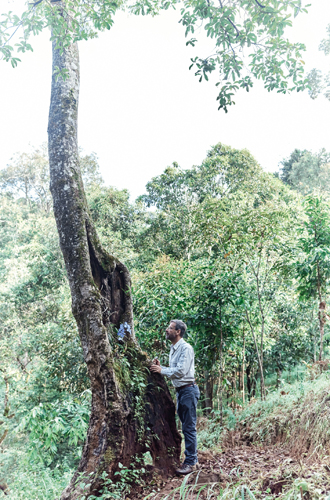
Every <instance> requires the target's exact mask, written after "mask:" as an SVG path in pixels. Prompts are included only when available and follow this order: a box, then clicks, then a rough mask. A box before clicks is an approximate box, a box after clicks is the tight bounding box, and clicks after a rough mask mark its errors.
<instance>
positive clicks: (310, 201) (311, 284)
mask: <svg viewBox="0 0 330 500" xmlns="http://www.w3.org/2000/svg"><path fill="white" fill-rule="evenodd" d="M306 215H307V221H306V222H305V224H304V232H303V233H302V235H301V236H300V242H299V243H300V248H301V250H302V251H303V253H302V255H300V258H299V260H298V261H297V264H296V269H297V276H298V279H299V287H298V290H299V292H300V296H301V298H303V299H305V300H310V299H311V298H314V299H318V302H319V311H318V319H319V331H320V351H319V361H322V357H323V338H324V325H325V323H326V320H327V312H326V302H327V293H328V289H329V288H328V287H329V279H330V251H329V247H330V230H329V227H330V210H329V205H328V203H327V202H326V201H325V200H324V199H322V198H321V197H318V196H316V195H314V196H308V197H307V198H306Z"/></svg>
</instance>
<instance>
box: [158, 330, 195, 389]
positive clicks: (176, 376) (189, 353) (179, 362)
mask: <svg viewBox="0 0 330 500" xmlns="http://www.w3.org/2000/svg"><path fill="white" fill-rule="evenodd" d="M169 363H170V366H169V367H168V368H167V367H165V366H161V369H162V371H161V374H162V375H165V376H166V377H168V378H169V379H171V381H172V384H173V385H174V387H176V388H178V387H181V386H182V385H187V384H192V383H193V382H194V381H195V354H194V349H193V348H192V347H191V345H190V344H188V343H187V342H186V341H185V340H183V339H180V340H179V342H177V343H176V344H175V345H171V349H170V359H169Z"/></svg>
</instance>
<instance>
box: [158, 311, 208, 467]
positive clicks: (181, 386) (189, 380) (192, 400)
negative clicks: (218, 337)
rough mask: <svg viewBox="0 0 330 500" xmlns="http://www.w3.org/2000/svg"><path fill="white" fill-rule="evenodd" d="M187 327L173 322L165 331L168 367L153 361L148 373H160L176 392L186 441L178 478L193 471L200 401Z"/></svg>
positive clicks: (178, 411) (176, 321) (181, 322)
mask: <svg viewBox="0 0 330 500" xmlns="http://www.w3.org/2000/svg"><path fill="white" fill-rule="evenodd" d="M186 330H187V326H186V324H185V323H184V322H183V321H180V320H177V319H174V320H172V321H170V324H169V326H168V327H167V329H166V338H167V339H168V340H170V341H171V343H172V345H171V349H170V361H169V362H170V366H169V367H168V368H166V367H164V366H161V365H160V362H159V360H158V359H154V360H153V362H152V363H153V364H152V365H151V366H150V370H151V371H152V372H154V373H161V374H162V375H165V376H166V377H168V378H169V379H171V381H172V384H173V385H174V387H175V389H176V398H177V413H178V415H179V418H180V420H181V423H182V432H183V435H184V441H185V448H186V449H185V452H184V453H185V456H186V458H185V461H184V462H183V464H182V465H181V466H180V467H179V469H177V471H176V473H177V474H179V475H184V474H189V473H190V472H192V471H193V470H195V469H196V464H197V462H198V459H197V431H196V420H197V415H196V408H197V401H198V399H199V396H200V394H199V389H198V387H197V385H196V384H195V379H194V376H195V362H194V350H193V348H192V347H191V345H190V344H188V343H187V342H185V341H184V340H183V336H184V334H185V332H186Z"/></svg>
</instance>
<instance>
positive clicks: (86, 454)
mask: <svg viewBox="0 0 330 500" xmlns="http://www.w3.org/2000/svg"><path fill="white" fill-rule="evenodd" d="M170 5H171V3H168V2H164V3H163V2H162V1H161V2H159V3H153V4H152V3H149V2H148V3H146V4H144V3H140V2H138V3H136V4H135V5H133V6H129V9H130V10H131V11H132V12H134V13H137V14H138V13H147V14H155V13H157V11H158V10H159V9H160V8H165V9H166V8H168V7H169V6H170ZM172 5H173V6H175V2H173V4H172ZM119 6H120V5H119V4H117V3H115V2H113V1H112V0H95V1H93V2H92V1H90V2H85V1H84V0H66V1H65V0H50V2H48V1H44V0H41V1H37V2H35V3H33V4H32V5H31V6H30V7H29V8H28V10H27V11H25V12H24V13H23V15H22V16H21V17H20V18H19V17H18V16H16V15H14V14H12V13H9V14H8V15H6V16H4V19H3V21H2V23H1V31H0V51H1V52H2V54H3V56H4V59H5V60H7V61H10V62H11V64H12V65H13V67H15V66H16V65H17V62H18V61H19V59H18V58H17V57H15V55H14V51H13V47H12V46H10V45H9V43H8V42H9V41H10V38H11V37H12V36H13V34H14V32H15V31H16V30H17V29H18V28H19V27H22V29H23V35H22V37H21V39H20V41H19V43H18V51H21V52H25V51H26V50H31V49H32V47H31V45H30V44H29V43H28V37H29V35H30V33H31V32H32V31H33V32H34V33H38V32H40V31H41V30H42V29H43V28H44V27H46V26H47V27H50V28H51V30H52V41H53V71H52V94H51V106H50V114H49V127H48V135H49V164H50V185H51V193H52V197H53V205H54V214H55V219H56V224H57V228H58V233H59V239H60V246H61V250H62V253H63V256H64V261H65V265H66V270H67V274H68V278H69V284H70V289H71V296H72V310H73V314H74V316H75V319H76V321H77V325H78V330H79V335H80V339H81V344H82V348H83V353H84V359H85V362H86V364H87V370H88V374H89V377H90V381H91V389H92V408H91V417H90V422H89V429H88V435H87V441H86V444H85V447H84V451H83V455H82V459H81V461H80V464H79V467H78V470H77V473H76V474H75V476H74V478H73V479H72V482H71V484H70V485H69V486H68V488H67V489H66V490H65V492H64V493H63V495H62V499H63V500H64V499H71V500H73V499H76V498H78V497H79V496H81V495H89V494H90V493H91V492H97V491H99V490H100V488H101V487H102V473H103V472H105V473H106V474H107V475H108V476H109V477H110V478H114V473H115V471H116V468H117V467H118V465H119V463H121V464H123V465H124V466H126V465H127V464H129V463H130V462H131V461H132V457H136V456H137V455H140V454H141V453H142V452H144V451H146V449H148V450H149V451H150V452H151V454H152V456H153V459H154V461H155V463H156V464H157V465H158V466H159V467H161V468H164V469H166V468H168V467H170V466H171V465H172V464H173V462H174V461H175V460H176V459H177V458H178V457H179V453H180V437H179V434H178V433H177V430H176V427H175V420H174V405H173V402H172V400H171V398H170V395H169V392H168V389H167V386H166V384H165V383H164V381H163V379H161V378H160V377H158V378H157V377H154V376H151V375H150V374H149V373H148V371H147V366H148V359H147V357H146V355H145V354H143V353H142V351H141V350H140V348H139V346H138V344H137V342H136V339H135V336H134V330H133V317H132V300H131V293H130V277H129V273H128V270H127V268H126V267H125V266H124V265H123V264H122V263H121V262H120V261H119V260H117V259H116V258H114V257H112V256H110V255H109V254H107V252H105V251H104V249H103V248H102V246H101V244H100V242H99V240H98V237H97V235H96V231H95V228H94V225H93V223H92V220H91V217H90V215H89V212H88V208H87V202H86V197H85V194H84V189H83V183H82V176H81V171H80V167H79V154H78V153H79V151H78V145H77V112H78V100H79V59H78V49H77V41H79V40H82V39H87V38H89V37H93V36H95V35H96V32H97V30H100V29H110V27H111V25H112V24H113V14H114V13H115V11H116V10H117V8H118V7H119ZM288 10H293V12H294V13H295V14H298V13H299V12H300V11H306V10H305V9H304V8H302V7H301V1H300V0H290V1H288V0H282V1H281V2H279V1H278V0H268V2H267V5H262V4H260V3H259V2H250V1H247V0H236V1H234V2H228V3H225V2H224V4H222V2H220V7H216V6H213V5H210V4H209V3H208V2H207V1H205V2H202V3H200V2H196V3H193V4H191V2H190V1H188V2H183V8H182V11H181V15H182V19H181V22H182V24H183V25H184V26H185V27H186V34H188V33H189V32H191V33H193V32H194V29H195V26H197V25H198V24H199V22H200V21H201V20H203V21H206V24H205V26H206V29H207V34H208V35H209V36H210V37H211V38H215V39H216V56H211V57H207V58H203V59H200V58H198V57H197V58H195V59H194V60H193V61H192V66H194V65H195V66H196V75H197V76H198V77H199V78H200V80H202V79H203V78H205V79H206V80H207V79H208V74H209V73H210V72H212V71H214V70H215V69H216V67H218V68H219V69H220V73H221V76H222V80H221V81H220V82H218V83H219V84H220V85H221V88H220V92H219V95H218V100H219V108H223V109H224V110H225V111H227V108H228V106H229V105H231V104H233V101H232V95H233V93H234V92H235V91H236V90H237V89H238V88H240V87H241V88H245V89H246V90H249V88H250V87H251V86H252V84H253V81H252V78H251V77H250V75H249V74H247V73H246V72H244V71H246V70H244V67H243V66H244V65H243V59H242V55H241V54H242V49H243V48H244V47H245V48H246V49H247V50H251V53H250V60H251V64H250V65H249V70H250V71H251V73H252V75H253V77H254V78H262V79H263V80H264V83H265V87H266V88H267V89H268V90H273V89H277V91H278V92H282V93H285V92H287V91H288V90H289V81H291V79H292V81H293V84H292V85H293V86H292V87H291V88H292V89H296V90H297V91H300V90H303V88H304V86H305V81H304V80H303V79H302V78H303V66H302V63H301V51H302V50H303V49H304V47H303V45H302V44H291V43H290V42H288V41H287V40H284V39H283V38H282V35H283V30H284V28H285V27H286V26H290V25H291V21H290V19H289V17H288V14H287V11H288ZM242 14H246V17H245V20H244V21H243V22H242V21H240V18H241V15H242ZM242 18H244V15H243V16H242ZM195 41H196V39H194V38H193V39H190V40H188V42H187V43H188V44H192V45H194V44H195ZM120 339H122V340H123V345H122V344H121V343H120V342H121V340H120ZM122 346H124V347H123V348H122ZM128 367H129V370H128V369H127V368H128ZM158 389H159V390H158ZM133 401H134V403H133ZM147 447H148V448H147ZM168 447H170V448H171V449H172V451H173V454H172V457H170V456H169V454H168ZM133 460H134V458H133ZM78 478H79V482H77V480H78ZM83 483H84V484H85V487H84V488H83V487H82V486H81V485H82V484H83Z"/></svg>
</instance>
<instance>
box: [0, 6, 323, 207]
mask: <svg viewBox="0 0 330 500" xmlns="http://www.w3.org/2000/svg"><path fill="white" fill-rule="evenodd" d="M21 3H22V0H1V10H2V11H3V12H6V11H7V10H8V9H10V10H14V11H15V9H16V8H19V6H20V4H21ZM178 19H179V17H178V15H177V14H176V13H175V12H169V11H167V12H165V13H163V14H162V15H161V16H159V17H157V18H147V17H134V16H128V15H126V14H124V13H119V14H117V15H116V17H115V24H114V26H113V28H112V29H111V31H110V32H107V33H102V34H101V35H100V37H99V38H98V39H96V40H90V41H88V42H81V43H80V60H81V93H80V108H79V129H78V133H79V144H80V146H81V147H82V148H83V149H84V151H85V152H86V153H90V152H92V151H95V152H96V153H97V155H98V157H99V162H100V166H101V172H102V175H103V177H104V179H105V181H106V183H107V184H109V185H113V186H116V187H117V188H120V189H122V188H127V189H128V190H129V191H130V193H131V195H132V197H133V198H135V197H136V196H138V195H139V194H142V193H143V192H144V186H145V184H146V183H147V182H148V180H150V179H151V178H152V177H153V176H155V175H159V174H160V173H161V172H163V170H164V168H165V167H166V166H167V165H169V164H171V163H172V162H173V161H177V162H178V163H179V164H180V165H181V166H182V167H184V168H189V167H191V166H192V165H194V164H195V165H197V164H199V163H201V161H202V160H203V158H205V155H206V152H207V151H208V150H209V149H210V147H211V146H212V145H214V144H216V143H217V142H223V143H225V144H228V145H230V146H232V147H234V148H247V149H248V150H250V152H251V153H252V154H253V155H254V156H255V158H256V159H257V160H258V161H259V163H260V164H261V165H262V166H263V167H264V168H265V169H267V170H269V171H275V170H277V169H278V163H279V162H280V161H281V160H282V159H283V158H285V157H287V156H289V155H290V153H291V152H292V151H293V149H294V148H300V149H310V150H312V151H315V152H316V151H318V150H320V149H321V148H326V149H327V150H330V125H329V124H330V102H329V101H327V100H326V99H325V98H323V97H319V98H318V99H316V100H315V101H313V100H311V99H310V98H309V96H308V94H307V92H304V93H298V94H296V93H295V94H290V95H282V94H277V93H276V92H272V93H268V92H267V91H265V90H264V89H263V88H262V85H261V84H259V83H258V84H257V85H256V86H255V88H254V89H252V90H251V91H250V92H249V93H247V92H245V91H241V92H240V93H239V94H238V95H237V97H236V99H235V101H236V106H232V107H231V108H229V112H228V114H225V113H224V112H223V111H218V110H217V101H216V96H217V89H216V88H215V87H214V84H213V83H210V82H203V83H199V82H198V79H197V78H196V77H195V76H194V74H193V72H192V71H189V69H188V68H189V64H190V57H193V56H195V55H199V56H206V55H209V53H210V48H209V47H208V45H207V43H206V42H205V41H203V40H202V41H201V42H200V43H199V44H197V45H196V48H195V49H192V48H191V47H190V48H187V47H186V46H185V41H186V40H185V38H184V31H183V28H182V26H181V25H180V24H178ZM328 24H330V1H329V0H314V1H313V2H312V6H311V7H310V12H309V14H308V15H299V16H298V17H297V18H296V19H295V20H294V27H293V28H292V29H290V30H289V31H288V32H287V35H288V37H289V38H290V39H291V40H292V41H301V42H303V43H305V44H306V45H307V49H308V50H307V53H306V54H305V56H304V60H305V61H306V68H307V70H308V71H309V70H310V69H311V68H313V67H318V68H320V69H323V70H324V71H326V70H327V69H330V56H328V57H325V56H324V55H323V53H321V52H319V51H318V46H319V43H320V41H321V39H322V38H324V37H325V35H326V26H327V25H328ZM33 46H34V52H33V53H28V54H23V55H22V56H21V59H22V62H21V63H19V66H18V68H16V69H12V68H11V66H10V65H9V64H8V63H5V62H3V61H0V105H1V119H0V134H1V147H0V168H2V167H4V166H6V164H7V163H8V162H9V160H10V158H11V157H12V155H13V154H14V153H15V152H18V151H26V150H27V149H28V148H29V144H30V145H32V146H38V145H40V144H41V143H42V142H43V141H45V140H47V119H48V109H49V100H50V80H51V46H50V42H49V33H44V34H43V35H40V36H39V37H37V38H35V39H34V40H33Z"/></svg>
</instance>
